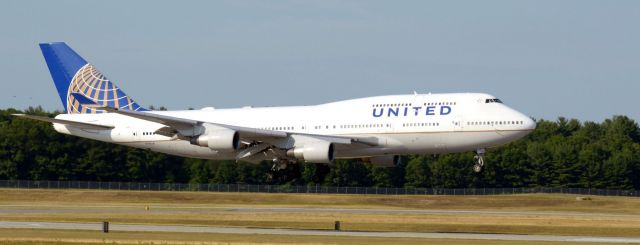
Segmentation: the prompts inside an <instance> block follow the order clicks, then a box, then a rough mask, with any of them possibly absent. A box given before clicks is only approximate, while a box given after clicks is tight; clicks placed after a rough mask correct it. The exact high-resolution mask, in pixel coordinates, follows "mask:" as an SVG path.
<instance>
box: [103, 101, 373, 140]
mask: <svg viewBox="0 0 640 245" xmlns="http://www.w3.org/2000/svg"><path fill="white" fill-rule="evenodd" d="M97 109H100V110H105V111H108V112H112V113H118V114H122V115H126V116H130V117H134V118H138V119H142V120H147V121H152V122H156V123H160V124H164V125H166V126H169V127H171V128H173V129H175V130H176V131H178V132H179V133H182V134H183V135H185V136H193V135H189V133H191V132H195V131H196V128H197V127H198V126H200V125H202V124H204V123H208V124H212V125H215V126H218V127H222V128H228V129H232V130H235V131H237V132H238V133H240V135H241V137H242V138H244V139H264V138H287V137H289V136H290V135H303V136H307V137H311V138H316V139H320V140H325V141H329V142H332V143H337V144H351V143H362V144H366V145H371V146H375V145H378V139H377V138H376V137H352V136H331V135H316V134H302V133H290V132H289V133H288V132H283V131H276V130H265V129H259V128H250V127H242V126H235V125H228V124H221V123H215V122H203V121H197V120H192V119H186V118H179V117H172V116H167V115H159V114H155V113H150V112H143V111H131V110H121V109H118V108H112V107H98V108H97Z"/></svg>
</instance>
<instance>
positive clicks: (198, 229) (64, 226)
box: [0, 221, 640, 244]
mask: <svg viewBox="0 0 640 245" xmlns="http://www.w3.org/2000/svg"><path fill="white" fill-rule="evenodd" d="M0 228H5V229H34V228H35V229H57V230H93V231H100V230H101V229H102V223H66V222H16V221H0ZM109 229H110V230H112V231H138V232H181V233H219V234H246V235H250V234H260V235H301V236H350V237H384V238H425V239H476V240H503V241H549V242H588V243H638V244H640V237H590V236H554V235H511V234H478V233H422V232H371V231H329V230H300V229H277V228H274V229H268V228H241V227H212V226H179V225H142V224H111V225H110V227H109Z"/></svg>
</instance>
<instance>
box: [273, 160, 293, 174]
mask: <svg viewBox="0 0 640 245" xmlns="http://www.w3.org/2000/svg"><path fill="white" fill-rule="evenodd" d="M288 165H289V163H288V162H286V161H276V162H274V163H273V166H271V171H273V172H277V171H280V170H283V169H287V166H288Z"/></svg>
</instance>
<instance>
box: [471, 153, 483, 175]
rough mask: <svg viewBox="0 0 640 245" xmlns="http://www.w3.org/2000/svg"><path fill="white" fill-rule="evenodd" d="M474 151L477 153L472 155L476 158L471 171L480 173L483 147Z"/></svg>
mask: <svg viewBox="0 0 640 245" xmlns="http://www.w3.org/2000/svg"><path fill="white" fill-rule="evenodd" d="M476 153H477V154H476V156H475V157H474V159H476V164H475V165H473V171H474V172H476V173H480V172H482V170H483V169H484V168H483V167H484V149H478V150H477V151H476Z"/></svg>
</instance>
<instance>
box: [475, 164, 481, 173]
mask: <svg viewBox="0 0 640 245" xmlns="http://www.w3.org/2000/svg"><path fill="white" fill-rule="evenodd" d="M473 172H476V173H480V172H482V166H480V165H478V164H476V165H473Z"/></svg>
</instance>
